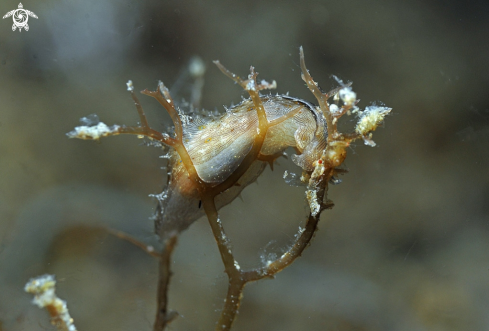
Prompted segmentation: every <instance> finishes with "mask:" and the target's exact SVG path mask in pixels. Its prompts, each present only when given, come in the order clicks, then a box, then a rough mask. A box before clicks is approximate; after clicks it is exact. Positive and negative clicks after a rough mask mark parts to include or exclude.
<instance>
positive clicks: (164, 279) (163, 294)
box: [153, 236, 177, 331]
mask: <svg viewBox="0 0 489 331" xmlns="http://www.w3.org/2000/svg"><path fill="white" fill-rule="evenodd" d="M176 243H177V236H173V237H170V238H169V239H167V240H166V242H165V248H164V250H163V251H162V252H161V254H160V259H159V264H158V274H159V277H158V290H157V301H156V318H155V323H154V327H153V330H154V331H163V330H164V329H165V327H166V326H167V324H168V323H169V322H171V321H172V320H173V319H174V318H175V317H176V316H177V313H176V312H174V311H168V288H169V285H170V278H171V275H172V272H171V269H170V263H171V254H172V253H173V249H174V248H175V245H176Z"/></svg>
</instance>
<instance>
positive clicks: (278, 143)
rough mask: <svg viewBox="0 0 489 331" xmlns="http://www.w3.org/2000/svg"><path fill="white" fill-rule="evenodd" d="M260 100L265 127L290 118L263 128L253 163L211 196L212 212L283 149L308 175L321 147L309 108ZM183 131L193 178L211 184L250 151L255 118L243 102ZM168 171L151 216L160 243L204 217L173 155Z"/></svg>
mask: <svg viewBox="0 0 489 331" xmlns="http://www.w3.org/2000/svg"><path fill="white" fill-rule="evenodd" d="M261 100H262V103H263V106H264V108H265V112H266V114H267V120H268V121H269V122H272V121H274V120H276V119H279V118H283V116H284V115H287V114H290V115H293V116H291V117H290V118H287V119H285V120H284V121H282V122H280V123H277V124H276V125H274V126H272V127H270V128H269V129H268V132H267V135H266V138H265V141H264V144H263V146H262V148H261V151H260V157H259V159H257V160H255V161H254V162H253V164H252V165H251V166H250V168H249V169H248V170H247V172H246V173H245V174H244V175H243V176H242V177H241V178H240V179H239V180H238V182H237V184H236V185H235V186H233V187H231V188H230V189H228V190H226V191H225V192H223V193H221V194H220V195H218V196H217V197H216V206H217V208H218V209H219V208H221V207H223V206H225V205H226V204H228V203H230V202H231V201H233V200H234V199H235V198H236V197H237V196H238V195H239V194H240V193H241V191H242V190H243V189H244V188H245V187H246V186H247V185H249V184H251V183H253V182H254V181H255V180H256V178H257V177H258V176H259V175H260V174H261V173H262V172H263V170H264V169H265V166H266V161H269V162H270V161H272V160H273V159H275V158H276V157H278V156H280V155H281V154H282V153H283V152H284V150H285V149H286V148H288V147H294V148H295V150H296V151H297V153H298V154H299V155H294V157H293V161H294V162H295V163H296V164H297V165H299V166H300V167H302V168H303V169H304V170H307V171H310V170H311V169H313V162H314V160H317V159H318V158H319V157H320V152H321V151H322V150H324V148H325V146H326V138H327V133H326V125H325V123H324V121H323V117H322V115H321V114H319V113H318V112H317V110H316V107H315V106H313V105H311V104H310V103H308V102H306V101H303V100H300V99H296V98H292V97H289V96H283V95H282V96H264V97H262V98H261ZM183 129H184V134H183V136H184V139H183V142H184V145H185V147H186V149H187V150H188V152H189V155H190V157H191V159H192V162H193V163H194V166H195V168H196V170H197V173H198V175H199V177H200V178H201V179H202V180H203V181H205V182H206V183H209V184H216V185H217V184H219V183H222V182H223V181H224V180H226V179H227V178H228V177H229V176H230V175H231V174H232V173H233V172H234V171H235V170H236V169H237V167H238V166H239V164H240V163H241V162H242V160H243V159H244V158H245V156H246V155H247V154H248V152H249V151H250V149H251V147H252V145H253V142H254V138H255V136H256V134H257V130H258V117H257V113H256V110H255V109H254V105H253V102H252V101H251V100H246V101H243V102H242V103H241V104H239V105H237V106H235V107H233V108H232V109H229V110H228V111H227V112H226V114H224V115H222V116H220V117H218V118H214V119H211V120H207V121H206V120H203V119H194V120H192V121H190V122H189V123H187V124H186V125H184V127H183ZM170 167H171V171H170V178H169V184H168V187H167V189H166V190H165V192H164V193H163V194H162V195H161V199H159V203H160V205H159V208H158V211H157V214H156V215H155V220H156V222H155V226H156V232H157V233H158V234H159V235H160V236H161V237H162V238H167V237H169V236H171V235H173V234H175V233H178V232H181V231H183V230H184V229H186V228H187V227H188V226H189V225H190V224H192V223H193V222H194V221H196V220H197V219H198V218H200V217H201V216H203V215H204V211H203V209H202V208H201V206H200V198H199V193H198V191H197V188H196V187H195V184H194V182H193V181H192V180H190V179H189V176H188V173H187V170H186V168H185V167H184V165H183V162H182V161H181V159H180V157H179V156H178V154H177V153H176V152H173V154H172V156H171V158H170Z"/></svg>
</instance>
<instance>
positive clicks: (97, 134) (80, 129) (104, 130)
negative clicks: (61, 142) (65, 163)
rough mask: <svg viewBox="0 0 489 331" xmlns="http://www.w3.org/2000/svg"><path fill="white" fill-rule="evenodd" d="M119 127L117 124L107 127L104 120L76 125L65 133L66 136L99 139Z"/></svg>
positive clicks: (109, 134)
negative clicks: (93, 123) (92, 123)
mask: <svg viewBox="0 0 489 331" xmlns="http://www.w3.org/2000/svg"><path fill="white" fill-rule="evenodd" d="M119 128H120V126H119V125H113V126H110V127H109V126H108V125H107V124H105V123H104V122H100V123H98V124H97V125H93V126H87V125H82V126H77V127H75V129H74V130H73V131H71V132H68V133H67V134H66V135H67V136H68V138H78V139H93V140H99V139H100V138H102V137H107V136H111V135H114V134H117V132H118V130H119Z"/></svg>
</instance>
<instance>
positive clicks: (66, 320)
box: [24, 275, 76, 331]
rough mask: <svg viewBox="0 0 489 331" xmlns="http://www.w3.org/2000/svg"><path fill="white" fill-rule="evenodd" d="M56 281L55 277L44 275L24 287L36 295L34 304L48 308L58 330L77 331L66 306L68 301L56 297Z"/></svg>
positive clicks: (52, 321) (33, 279)
mask: <svg viewBox="0 0 489 331" xmlns="http://www.w3.org/2000/svg"><path fill="white" fill-rule="evenodd" d="M55 286H56V280H55V278H54V275H43V276H39V277H36V278H31V279H30V280H29V281H28V282H27V284H26V285H25V287H24V290H25V291H26V292H27V293H31V294H34V299H33V300H32V303H33V304H35V305H37V306H38V307H39V308H46V310H47V311H48V312H49V314H50V315H51V323H52V324H53V325H55V326H56V328H57V329H58V330H63V331H76V327H75V325H74V324H73V318H71V316H70V313H69V311H68V307H67V306H66V301H64V300H61V299H60V298H58V297H57V296H56V289H55Z"/></svg>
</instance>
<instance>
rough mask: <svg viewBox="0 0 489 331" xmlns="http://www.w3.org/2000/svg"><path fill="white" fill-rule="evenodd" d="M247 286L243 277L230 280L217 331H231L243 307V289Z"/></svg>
mask: <svg viewBox="0 0 489 331" xmlns="http://www.w3.org/2000/svg"><path fill="white" fill-rule="evenodd" d="M245 285H246V281H244V280H243V279H242V278H241V277H239V278H230V279H229V285H228V293H227V295H226V301H225V303H224V307H223V309H222V312H221V316H220V317H219V321H218V322H217V325H216V331H227V330H231V327H232V326H233V323H234V320H235V319H236V314H237V313H238V310H239V306H240V305H241V299H242V297H243V289H244V286H245Z"/></svg>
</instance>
